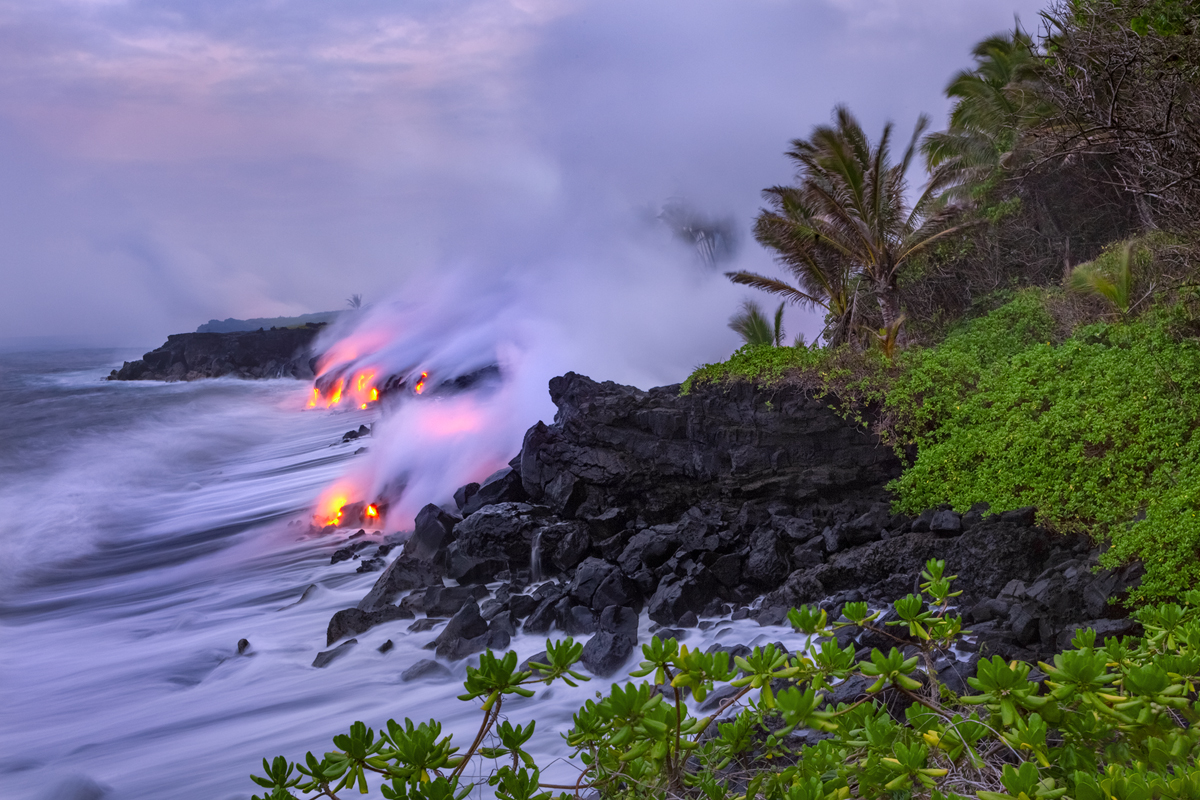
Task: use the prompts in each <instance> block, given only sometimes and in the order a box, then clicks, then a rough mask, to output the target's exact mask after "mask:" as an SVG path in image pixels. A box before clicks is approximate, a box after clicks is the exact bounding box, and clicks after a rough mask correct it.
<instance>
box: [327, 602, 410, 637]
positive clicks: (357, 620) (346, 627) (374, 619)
mask: <svg viewBox="0 0 1200 800" xmlns="http://www.w3.org/2000/svg"><path fill="white" fill-rule="evenodd" d="M412 618H413V613H412V612H411V611H408V610H407V609H403V608H400V607H399V606H384V607H383V608H380V609H378V610H376V611H362V610H360V609H357V608H344V609H342V610H341V611H339V612H337V613H336V614H334V615H333V617H332V618H330V620H329V627H328V629H326V631H325V643H326V644H333V643H334V642H336V641H337V640H338V639H341V638H342V637H343V636H346V635H347V634H351V633H363V632H365V631H368V630H370V629H371V628H374V627H375V626H376V625H381V624H383V623H384V622H391V621H392V620H395V619H412Z"/></svg>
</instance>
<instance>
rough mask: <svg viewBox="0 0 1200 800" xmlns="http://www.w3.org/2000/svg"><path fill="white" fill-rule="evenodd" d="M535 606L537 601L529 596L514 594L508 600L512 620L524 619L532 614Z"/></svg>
mask: <svg viewBox="0 0 1200 800" xmlns="http://www.w3.org/2000/svg"><path fill="white" fill-rule="evenodd" d="M537 606H538V601H537V600H535V599H534V598H533V597H532V596H531V595H527V594H515V595H513V596H512V597H510V598H508V610H509V612H510V613H511V614H512V615H513V619H525V618H526V617H528V616H529V615H530V614H532V613H533V610H534V609H535V608H537Z"/></svg>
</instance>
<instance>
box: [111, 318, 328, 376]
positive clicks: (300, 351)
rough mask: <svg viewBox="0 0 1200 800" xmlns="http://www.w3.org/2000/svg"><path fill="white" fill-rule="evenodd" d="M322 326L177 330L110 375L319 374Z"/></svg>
mask: <svg viewBox="0 0 1200 800" xmlns="http://www.w3.org/2000/svg"><path fill="white" fill-rule="evenodd" d="M320 330H321V326H320V325H309V326H306V327H303V328H277V329H272V330H257V331H240V332H235V333H176V334H172V335H171V336H168V337H167V341H166V344H164V345H163V346H162V347H159V348H158V349H156V350H151V351H150V352H149V353H146V354H145V355H144V356H142V357H141V359H140V360H138V361H126V362H125V364H124V365H123V366H122V367H121V368H120V369H119V370H116V369H115V370H113V371H112V373H111V374H110V375H109V376H108V379H109V380H114V381H193V380H198V379H200V378H220V377H222V376H225V375H232V376H234V377H237V378H300V379H310V378H312V377H313V369H312V364H311V361H312V357H313V353H312V344H313V340H314V339H316V336H317V333H318V332H319V331H320Z"/></svg>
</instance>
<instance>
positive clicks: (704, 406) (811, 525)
mask: <svg viewBox="0 0 1200 800" xmlns="http://www.w3.org/2000/svg"><path fill="white" fill-rule="evenodd" d="M550 392H551V397H552V399H553V400H554V402H555V404H556V405H557V406H558V412H557V414H556V416H555V420H554V422H553V423H552V424H550V425H545V424H543V423H538V424H537V425H535V426H534V427H533V428H531V429H530V430H529V431H528V432H527V434H526V436H525V440H524V446H523V448H522V451H521V453H520V454H519V455H518V456H517V457H516V458H514V459H513V461H512V462H511V469H508V470H504V471H501V472H500V473H497V474H496V475H493V476H492V477H491V478H489V480H488V481H487V482H486V483H485V484H484V485H483V486H479V485H477V484H470V485H468V486H464V487H462V488H461V489H459V491H458V492H457V493H456V494H455V506H454V507H450V508H441V507H438V506H436V505H428V506H426V507H425V508H424V509H423V510H422V511H421V513H420V514H419V515H418V516H417V518H416V521H415V530H414V532H413V533H412V534H411V536H409V537H408V538H407V540H406V541H405V543H404V546H403V549H402V551H401V554H400V555H399V556H398V557H397V558H395V560H393V561H392V562H391V564H389V565H387V566H386V568H384V564H385V561H384V559H383V557H382V556H383V555H386V554H387V549H385V547H386V546H385V547H381V548H380V552H378V553H376V554H375V555H374V557H368V555H369V554H367V553H365V552H364V554H363V556H364V560H363V562H362V564H361V565H360V567H359V570H360V571H364V570H369V569H383V572H382V574H381V575H380V577H379V579H378V581H377V582H376V584H375V586H374V587H373V588H372V590H371V592H370V593H369V594H368V595H367V596H366V597H364V598H363V600H362V601H361V602H360V603H359V604H358V606H357V607H356V608H352V609H345V610H344V611H339V612H338V613H337V614H335V615H334V617H333V619H331V620H330V624H329V629H328V631H327V640H328V642H329V644H333V643H334V642H336V641H338V640H339V639H341V638H343V637H346V636H351V635H354V634H356V633H360V632H362V631H365V630H367V629H368V628H370V627H373V626H375V625H379V624H385V623H394V621H396V620H402V619H413V618H414V617H415V616H416V615H417V614H424V615H425V617H426V618H427V619H421V620H417V621H416V622H415V623H413V624H412V627H411V628H410V629H411V630H415V631H424V630H429V631H432V630H434V629H436V628H439V627H440V626H441V625H442V624H443V622H444V623H445V627H444V628H442V629H441V632H440V633H439V634H438V635H437V636H436V638H434V639H433V641H432V642H431V643H430V647H431V648H433V649H435V650H436V652H437V654H438V656H439V657H442V658H446V659H451V660H453V659H459V658H464V657H466V656H467V655H469V654H470V653H473V652H478V651H480V650H482V649H484V648H486V647H492V648H497V649H498V648H504V647H507V645H508V643H509V637H511V635H512V634H513V633H514V632H515V631H516V630H517V629H518V628H523V629H524V630H525V631H526V632H529V633H535V634H550V635H554V634H552V633H550V632H551V631H558V632H559V635H572V636H579V635H584V634H596V635H595V636H593V638H592V639H591V640H590V641H589V642H588V644H587V646H586V647H585V650H584V659H583V660H584V664H585V665H586V666H587V667H588V668H589V669H590V670H592V671H593V672H594V673H596V674H598V675H610V674H614V673H615V672H616V671H617V670H619V669H620V668H621V667H622V666H623V665H624V664H625V662H626V661H627V660H628V659H629V657H630V656H631V654H632V652H633V649H634V647H635V645H636V644H637V613H638V612H640V611H642V610H643V609H644V610H646V611H648V613H649V616H650V618H651V620H653V622H654V623H655V624H656V625H657V626H659V634H660V635H664V636H666V635H673V634H675V633H678V632H679V631H678V629H683V628H687V627H696V626H700V627H711V626H713V625H717V624H720V622H721V620H728V619H741V618H745V617H752V618H755V619H757V620H758V621H759V622H760V623H762V624H778V623H781V622H783V621H784V619H785V616H786V613H787V610H788V609H790V608H791V607H793V606H795V605H799V604H804V603H818V604H820V605H821V606H823V607H824V608H826V609H827V610H829V612H830V613H831V616H832V617H833V618H836V617H837V615H838V614H839V613H840V611H841V608H842V606H843V605H844V604H845V603H847V602H851V601H864V600H865V601H867V602H869V603H870V604H871V605H872V606H873V607H876V608H878V607H881V606H883V605H884V604H885V603H888V602H890V601H892V600H894V599H897V598H899V597H903V596H904V595H907V594H909V593H910V592H913V591H916V588H917V584H918V583H919V582H920V580H921V578H920V573H921V570H922V568H923V566H924V564H925V562H926V560H927V559H930V558H939V559H944V560H945V561H946V562H947V567H948V571H949V573H950V574H956V575H957V576H958V581H957V583H956V588H958V589H961V590H962V595H961V596H960V597H959V598H957V602H958V603H959V609H960V611H961V612H962V613H963V615H964V618H965V621H966V623H967V624H968V626H969V628H970V629H971V630H972V631H973V633H972V635H971V636H970V637H968V642H969V643H970V644H971V646H972V647H973V648H974V649H975V650H976V651H978V652H976V653H975V654H973V655H970V656H964V662H965V663H957V662H955V663H951V664H948V665H943V666H946V668H953V669H954V670H956V671H958V672H960V673H962V674H963V675H965V674H969V673H970V672H971V671H973V664H974V660H976V659H977V658H978V656H979V653H984V654H987V655H992V654H999V655H1002V656H1003V657H1005V658H1019V659H1023V660H1028V661H1033V660H1036V659H1038V658H1043V657H1046V656H1048V655H1049V654H1050V653H1052V652H1056V651H1057V650H1059V649H1061V648H1062V647H1063V646H1065V645H1066V644H1067V643H1069V641H1070V639H1071V637H1072V636H1073V635H1074V632H1075V630H1076V629H1077V628H1078V627H1082V626H1091V627H1094V628H1096V629H1097V631H1098V633H1099V638H1100V639H1101V640H1103V639H1104V638H1106V637H1108V636H1112V635H1125V634H1129V633H1133V632H1136V631H1137V626H1136V623H1135V622H1133V621H1132V620H1131V619H1129V618H1128V617H1127V615H1126V613H1125V612H1124V611H1123V610H1122V608H1121V607H1120V605H1119V604H1114V603H1110V598H1114V597H1116V598H1119V597H1120V595H1121V594H1122V593H1123V592H1124V591H1126V590H1127V589H1128V588H1129V587H1130V586H1131V585H1134V584H1135V583H1136V581H1137V580H1138V577H1139V574H1140V573H1139V570H1138V567H1137V566H1136V565H1135V566H1132V567H1129V568H1125V569H1123V570H1120V571H1101V570H1098V568H1097V556H1098V553H1097V551H1096V550H1095V548H1094V547H1093V546H1092V544H1091V543H1090V542H1089V541H1088V540H1087V539H1084V538H1068V537H1064V536H1061V535H1058V534H1053V533H1050V532H1048V531H1046V530H1043V529H1042V528H1039V527H1037V526H1036V525H1035V524H1034V513H1033V509H1020V510H1015V511H1008V512H1006V513H1003V514H988V513H986V509H983V508H976V509H973V510H972V511H970V512H969V513H966V514H958V513H955V512H953V511H950V510H948V509H931V510H929V511H927V512H925V513H924V514H921V515H920V516H918V517H917V518H915V519H914V518H909V517H906V516H903V515H898V514H893V513H892V512H891V510H890V498H889V496H888V493H887V491H886V488H885V486H886V484H887V482H888V481H889V480H891V479H892V478H894V477H896V476H897V475H898V474H899V472H900V468H901V467H900V463H899V461H898V460H897V459H896V457H895V455H894V454H893V453H892V452H891V451H890V450H889V449H888V448H887V447H885V446H883V445H882V444H881V443H880V442H879V441H878V440H877V439H876V438H875V437H873V436H872V435H870V434H868V433H867V432H865V431H863V430H862V429H860V428H857V427H856V426H854V425H852V424H851V423H848V422H846V421H845V420H843V419H842V418H841V417H839V416H838V415H837V414H836V413H835V412H834V411H832V410H831V409H830V408H829V407H828V403H827V402H826V401H821V400H818V399H815V398H813V397H812V396H810V395H808V394H806V393H805V392H803V391H801V390H799V389H796V388H786V387H785V388H780V389H775V390H763V389H759V388H756V387H754V386H752V385H749V384H733V385H730V386H728V387H722V388H705V389H701V390H699V391H695V392H693V393H692V394H690V395H688V396H680V395H679V393H678V387H674V386H667V387H661V388H657V389H652V390H650V391H641V390H638V389H635V388H633V387H628V386H619V385H617V384H614V383H597V382H595V381H593V380H591V379H589V378H586V377H584V376H581V375H576V374H573V373H568V374H567V375H564V376H562V377H559V378H555V379H554V380H553V381H551V383H550ZM363 544H364V546H365V543H363ZM355 552H357V551H355ZM350 555H351V554H350V553H346V554H345V556H346V557H350ZM336 558H337V556H335V559H336ZM353 558H355V559H358V558H359V556H358V555H353ZM446 579H451V581H452V582H453V584H452V585H447V582H446ZM497 581H498V582H500V586H499V588H498V589H495V588H494V584H495V582H497ZM487 584H492V585H493V588H492V589H489V588H488V585H487ZM447 620H448V621H447ZM862 638H863V641H860V642H858V644H859V645H860V646H862V647H869V646H880V645H881V644H883V643H881V642H872V641H868V640H867V639H868V638H869V637H868V636H867V635H866V634H864V635H863V637H862ZM887 646H890V645H887Z"/></svg>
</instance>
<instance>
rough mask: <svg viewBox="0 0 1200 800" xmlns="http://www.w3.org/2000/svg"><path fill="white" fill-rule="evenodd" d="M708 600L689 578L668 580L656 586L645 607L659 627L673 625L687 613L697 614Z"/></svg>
mask: <svg viewBox="0 0 1200 800" xmlns="http://www.w3.org/2000/svg"><path fill="white" fill-rule="evenodd" d="M708 599H709V598H708V597H706V596H705V595H704V593H703V592H702V591H701V588H700V586H699V585H698V584H697V583H696V581H694V580H692V579H690V578H683V579H680V580H673V579H669V578H668V579H664V580H663V581H662V582H661V583H660V584H659V585H658V590H657V591H656V592H655V593H654V595H653V596H652V597H651V598H650V601H649V602H648V603H647V605H646V607H647V610H648V613H649V615H650V619H652V620H654V621H655V622H657V623H658V624H659V625H675V624H677V623H678V622H679V620H680V618H681V617H682V616H683V615H684V614H686V613H688V612H689V611H690V612H693V613H698V612H699V611H700V610H701V609H703V608H704V605H705V604H706V603H707V602H708Z"/></svg>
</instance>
